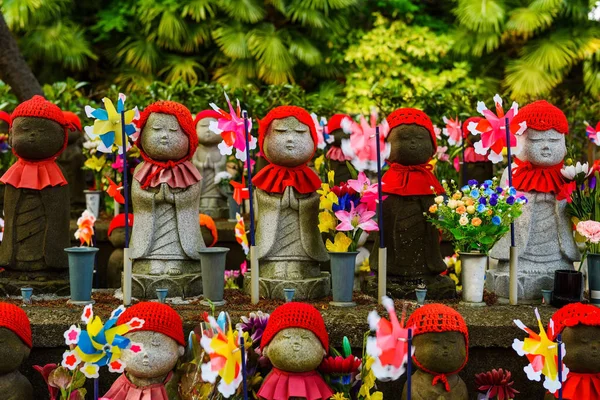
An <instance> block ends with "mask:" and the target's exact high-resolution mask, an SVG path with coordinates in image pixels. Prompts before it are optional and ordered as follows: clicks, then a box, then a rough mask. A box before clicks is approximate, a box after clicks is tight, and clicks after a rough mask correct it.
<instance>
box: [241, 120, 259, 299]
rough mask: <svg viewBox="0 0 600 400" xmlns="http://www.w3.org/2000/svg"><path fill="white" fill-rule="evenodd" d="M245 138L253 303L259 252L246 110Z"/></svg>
mask: <svg viewBox="0 0 600 400" xmlns="http://www.w3.org/2000/svg"><path fill="white" fill-rule="evenodd" d="M244 138H245V139H246V169H247V170H248V195H249V199H248V202H249V203H250V297H251V300H252V304H258V300H259V297H258V293H259V290H258V268H259V266H258V254H257V253H256V246H255V245H256V243H255V242H254V196H253V194H252V168H251V163H250V161H251V160H250V132H248V113H247V112H246V111H244Z"/></svg>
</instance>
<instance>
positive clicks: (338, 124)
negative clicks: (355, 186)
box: [325, 114, 352, 185]
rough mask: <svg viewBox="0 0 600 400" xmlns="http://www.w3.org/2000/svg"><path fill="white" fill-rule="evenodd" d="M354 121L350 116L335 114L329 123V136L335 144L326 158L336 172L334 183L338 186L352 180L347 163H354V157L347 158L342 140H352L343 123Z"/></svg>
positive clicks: (328, 151)
mask: <svg viewBox="0 0 600 400" xmlns="http://www.w3.org/2000/svg"><path fill="white" fill-rule="evenodd" d="M344 120H347V121H348V122H350V121H352V120H351V118H350V116H349V115H345V114H335V115H334V116H332V117H331V118H330V119H329V121H328V123H327V130H328V133H329V135H331V136H332V137H333V143H332V144H331V147H330V148H329V150H327V153H326V154H325V157H326V158H327V160H328V161H329V168H330V169H331V170H333V171H335V175H334V181H335V184H336V185H339V184H340V182H347V181H348V179H352V176H351V175H350V170H349V169H348V165H347V164H346V162H350V161H352V157H349V156H347V155H346V154H345V153H344V151H343V150H342V140H344V139H346V140H348V139H349V138H350V131H349V129H348V128H346V129H344V127H343V126H342V125H343V123H342V121H344Z"/></svg>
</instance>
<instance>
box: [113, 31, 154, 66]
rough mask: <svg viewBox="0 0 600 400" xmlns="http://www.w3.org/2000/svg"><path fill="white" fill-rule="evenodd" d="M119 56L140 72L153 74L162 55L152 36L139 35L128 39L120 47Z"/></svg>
mask: <svg viewBox="0 0 600 400" xmlns="http://www.w3.org/2000/svg"><path fill="white" fill-rule="evenodd" d="M117 57H118V58H119V59H121V60H123V61H124V62H125V64H126V65H128V66H130V67H131V68H133V69H135V70H137V71H139V72H140V73H142V74H146V75H151V74H152V73H153V71H154V70H155V69H156V66H157V65H158V63H159V62H160V58H161V55H160V52H159V50H158V48H157V47H156V44H155V43H154V41H153V40H151V38H145V37H143V36H138V37H133V38H128V39H126V40H125V41H124V42H123V43H122V44H121V46H120V47H119V51H118V52H117Z"/></svg>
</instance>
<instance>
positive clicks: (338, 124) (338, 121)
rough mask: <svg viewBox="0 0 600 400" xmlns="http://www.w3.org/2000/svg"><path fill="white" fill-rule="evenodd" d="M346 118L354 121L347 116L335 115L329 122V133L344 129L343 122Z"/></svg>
mask: <svg viewBox="0 0 600 400" xmlns="http://www.w3.org/2000/svg"><path fill="white" fill-rule="evenodd" d="M344 118H348V119H350V120H351V119H352V118H350V116H349V115H346V114H334V115H333V116H332V117H331V118H329V121H327V132H329V133H331V132H333V131H335V130H337V129H342V120H343V119H344Z"/></svg>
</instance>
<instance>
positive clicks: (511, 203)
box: [506, 196, 515, 206]
mask: <svg viewBox="0 0 600 400" xmlns="http://www.w3.org/2000/svg"><path fill="white" fill-rule="evenodd" d="M506 204H508V205H510V206H512V205H513V204H515V198H514V196H508V198H507V199H506Z"/></svg>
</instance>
